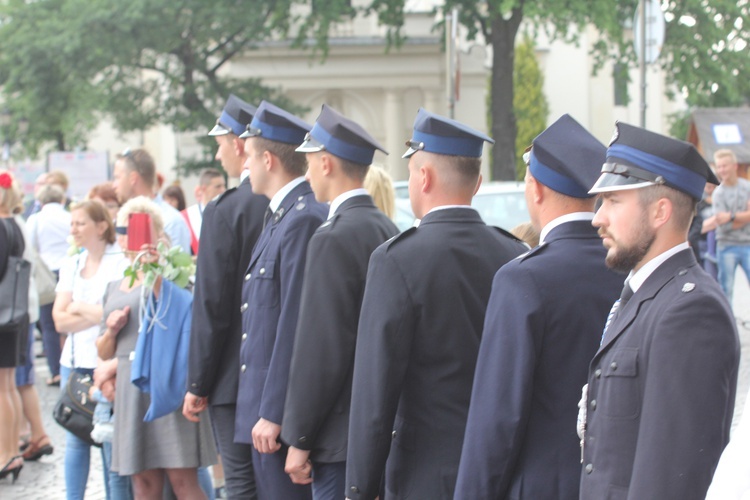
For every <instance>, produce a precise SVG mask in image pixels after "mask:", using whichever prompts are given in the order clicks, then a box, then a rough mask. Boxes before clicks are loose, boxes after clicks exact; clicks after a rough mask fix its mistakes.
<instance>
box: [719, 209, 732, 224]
mask: <svg viewBox="0 0 750 500" xmlns="http://www.w3.org/2000/svg"><path fill="white" fill-rule="evenodd" d="M731 218H732V213H731V212H719V213H718V214H716V224H718V225H719V226H723V225H724V224H726V223H727V222H730V219H731Z"/></svg>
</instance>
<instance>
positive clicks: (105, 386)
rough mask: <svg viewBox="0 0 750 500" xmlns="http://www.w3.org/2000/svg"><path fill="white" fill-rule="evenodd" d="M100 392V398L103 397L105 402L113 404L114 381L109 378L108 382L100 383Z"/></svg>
mask: <svg viewBox="0 0 750 500" xmlns="http://www.w3.org/2000/svg"><path fill="white" fill-rule="evenodd" d="M100 390H101V391H102V396H104V397H105V398H106V399H107V401H109V402H110V403H114V401H115V379H113V378H111V379H109V380H105V381H104V382H102V387H101V389H100Z"/></svg>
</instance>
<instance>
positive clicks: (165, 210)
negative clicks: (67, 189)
mask: <svg viewBox="0 0 750 500" xmlns="http://www.w3.org/2000/svg"><path fill="white" fill-rule="evenodd" d="M113 177H114V179H113V181H112V187H113V188H114V189H115V192H116V193H117V198H118V199H119V200H120V203H125V202H126V201H128V200H129V199H131V198H135V197H136V196H146V197H148V198H151V199H153V200H154V202H155V203H156V204H157V205H159V208H160V209H161V215H162V218H163V219H164V232H165V233H167V236H169V239H170V241H171V243H172V246H177V245H179V246H181V247H182V249H183V250H184V251H186V252H188V251H190V230H189V229H188V227H187V224H186V223H185V220H184V219H183V218H182V216H181V215H180V212H178V211H177V210H176V209H175V208H174V207H172V206H171V205H170V204H168V203H166V202H165V201H164V199H163V198H162V197H161V196H160V195H154V187H155V185H156V166H155V165H154V159H153V158H152V157H151V155H150V154H149V153H148V151H146V150H145V149H133V150H130V149H128V150H126V151H125V152H124V153H122V154H121V155H117V159H116V160H115V167H114V171H113Z"/></svg>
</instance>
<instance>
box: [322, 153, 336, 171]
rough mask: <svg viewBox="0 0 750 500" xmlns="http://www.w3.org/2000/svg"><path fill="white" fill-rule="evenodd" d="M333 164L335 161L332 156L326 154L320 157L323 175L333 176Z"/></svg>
mask: <svg viewBox="0 0 750 500" xmlns="http://www.w3.org/2000/svg"><path fill="white" fill-rule="evenodd" d="M333 163H334V159H333V158H331V155H328V154H324V155H322V156H321V157H320V167H321V168H320V170H321V171H322V172H323V175H325V176H329V175H331V173H332V172H333Z"/></svg>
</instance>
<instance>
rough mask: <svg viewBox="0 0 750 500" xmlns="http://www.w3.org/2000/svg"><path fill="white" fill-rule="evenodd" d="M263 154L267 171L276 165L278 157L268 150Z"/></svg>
mask: <svg viewBox="0 0 750 500" xmlns="http://www.w3.org/2000/svg"><path fill="white" fill-rule="evenodd" d="M262 156H263V166H264V167H265V168H266V171H268V172H270V171H271V170H273V168H274V167H275V166H276V157H275V156H274V155H272V154H271V152H270V151H268V150H265V151H263V155H262Z"/></svg>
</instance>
